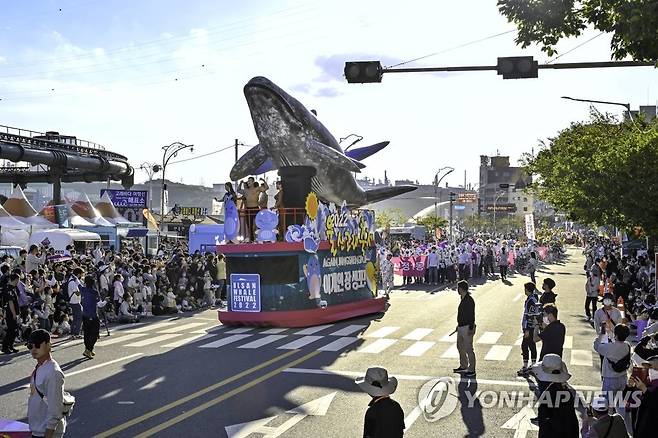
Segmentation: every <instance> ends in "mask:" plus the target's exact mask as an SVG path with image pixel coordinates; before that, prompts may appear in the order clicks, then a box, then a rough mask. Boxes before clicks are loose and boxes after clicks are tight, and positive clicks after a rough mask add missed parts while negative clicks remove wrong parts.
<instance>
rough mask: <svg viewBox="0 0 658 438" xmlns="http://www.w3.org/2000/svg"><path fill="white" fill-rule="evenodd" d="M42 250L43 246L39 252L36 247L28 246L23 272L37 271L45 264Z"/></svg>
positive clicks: (44, 253)
mask: <svg viewBox="0 0 658 438" xmlns="http://www.w3.org/2000/svg"><path fill="white" fill-rule="evenodd" d="M43 249H44V247H43V246H42V247H41V250H39V247H38V246H36V245H30V249H29V250H28V252H27V257H25V272H32V271H37V270H39V269H40V268H41V266H42V265H43V264H44V263H46V252H45V251H44V250H43Z"/></svg>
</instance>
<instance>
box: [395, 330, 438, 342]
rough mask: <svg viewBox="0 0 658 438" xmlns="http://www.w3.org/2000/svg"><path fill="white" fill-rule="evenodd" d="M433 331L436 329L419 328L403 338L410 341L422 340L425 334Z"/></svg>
mask: <svg viewBox="0 0 658 438" xmlns="http://www.w3.org/2000/svg"><path fill="white" fill-rule="evenodd" d="M433 331H434V329H430V328H417V329H414V330H413V331H411V332H409V333H407V334H406V335H405V336H404V337H403V338H402V339H407V340H409V341H420V340H421V339H423V338H424V337H425V336H427V335H429V334H430V333H432V332H433Z"/></svg>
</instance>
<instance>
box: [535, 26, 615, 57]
mask: <svg viewBox="0 0 658 438" xmlns="http://www.w3.org/2000/svg"><path fill="white" fill-rule="evenodd" d="M604 33H605V32H601V33H600V34H598V35H595V36H593V37H592V38H590V39H588V40H587V41H584V42H582V43H580V44H578V45H577V46H576V47H574V48H573V49H571V50H568V51H566V52H564V53H562V54H560V55H558V56H556V57H555V58H553V59H549V60H548V61H546V64H550V63H551V62H554V61H557V60H558V59H560V58H562V57H563V56H564V55H568V54H569V53H571V52H573V51H574V50H577V49H580V48H581V47H583V46H584V45H585V44H587V43H589V42H592V41H594V40H595V39H597V38H598V37H600V36H601V35H603V34H604Z"/></svg>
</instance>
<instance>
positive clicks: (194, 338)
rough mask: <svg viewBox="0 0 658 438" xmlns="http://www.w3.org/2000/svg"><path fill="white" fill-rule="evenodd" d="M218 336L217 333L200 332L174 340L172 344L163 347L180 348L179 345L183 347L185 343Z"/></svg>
mask: <svg viewBox="0 0 658 438" xmlns="http://www.w3.org/2000/svg"><path fill="white" fill-rule="evenodd" d="M216 336H217V335H213V334H208V335H207V334H203V335H202V334H198V335H194V336H190V337H189V338H185V339H180V340H178V341H174V342H172V343H170V344H166V345H163V346H162V347H164V348H178V347H182V346H183V345H187V344H191V343H192V342H199V341H205V340H206V339H211V338H214V337H216Z"/></svg>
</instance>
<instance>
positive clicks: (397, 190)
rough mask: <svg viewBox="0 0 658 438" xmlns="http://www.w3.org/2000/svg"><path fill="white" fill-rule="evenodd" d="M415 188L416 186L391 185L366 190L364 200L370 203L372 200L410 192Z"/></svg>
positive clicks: (381, 199) (375, 200)
mask: <svg viewBox="0 0 658 438" xmlns="http://www.w3.org/2000/svg"><path fill="white" fill-rule="evenodd" d="M417 188H418V187H416V186H393V187H381V188H378V189H371V190H366V200H367V202H368V204H372V203H373V202H378V201H383V200H384V199H388V198H392V197H394V196H397V195H401V194H403V193H407V192H411V191H413V190H416V189H417Z"/></svg>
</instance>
